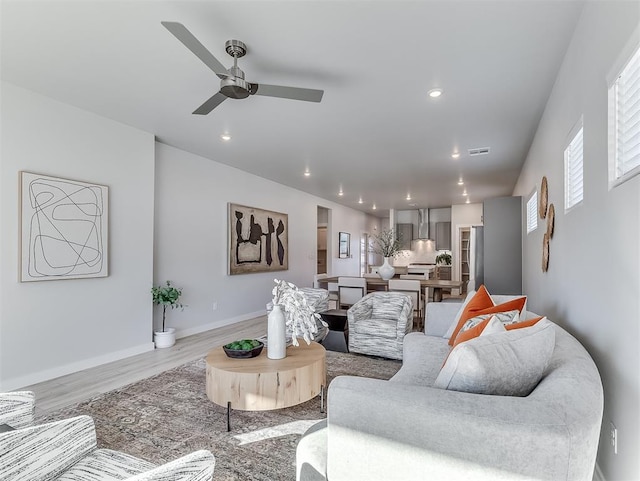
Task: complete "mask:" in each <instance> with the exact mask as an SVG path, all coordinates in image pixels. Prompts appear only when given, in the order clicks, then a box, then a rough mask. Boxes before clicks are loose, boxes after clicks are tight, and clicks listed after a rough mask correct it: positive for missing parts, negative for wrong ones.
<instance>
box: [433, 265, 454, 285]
mask: <svg viewBox="0 0 640 481" xmlns="http://www.w3.org/2000/svg"><path fill="white" fill-rule="evenodd" d="M436 272H437V274H436V279H439V280H441V281H450V280H451V266H446V265H445V266H437V267H436Z"/></svg>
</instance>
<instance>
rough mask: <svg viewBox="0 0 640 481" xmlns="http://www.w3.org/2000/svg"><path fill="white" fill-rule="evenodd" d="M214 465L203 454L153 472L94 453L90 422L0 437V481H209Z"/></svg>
mask: <svg viewBox="0 0 640 481" xmlns="http://www.w3.org/2000/svg"><path fill="white" fill-rule="evenodd" d="M214 465H215V458H214V457H213V454H211V453H210V452H209V451H205V450H202V451H195V452H193V453H191V454H188V455H186V456H183V457H181V458H179V459H176V460H175V461H171V462H169V463H166V464H163V465H162V466H156V465H154V464H151V463H149V462H147V461H143V460H142V459H138V458H135V457H133V456H130V455H128V454H124V453H120V452H118V451H112V450H110V449H98V448H97V445H96V431H95V425H94V424H93V419H91V418H90V417H89V416H78V417H75V418H70V419H65V420H62V421H56V422H52V423H47V424H41V425H38V426H32V427H27V428H23V429H18V430H16V431H9V432H5V433H0V479H2V480H3V481H27V480H28V481H49V480H54V479H56V480H65V481H81V480H89V479H90V480H92V481H102V480H105V481H106V480H109V481H112V480H117V479H119V480H128V481H211V479H212V478H213V469H214Z"/></svg>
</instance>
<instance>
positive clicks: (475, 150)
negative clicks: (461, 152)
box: [469, 147, 489, 155]
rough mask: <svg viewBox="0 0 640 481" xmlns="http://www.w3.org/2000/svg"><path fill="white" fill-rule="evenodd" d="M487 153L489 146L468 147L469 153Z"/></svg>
mask: <svg viewBox="0 0 640 481" xmlns="http://www.w3.org/2000/svg"><path fill="white" fill-rule="evenodd" d="M488 153H489V147H481V148H479V149H469V155H485V154H488Z"/></svg>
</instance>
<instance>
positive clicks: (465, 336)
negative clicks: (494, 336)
mask: <svg viewBox="0 0 640 481" xmlns="http://www.w3.org/2000/svg"><path fill="white" fill-rule="evenodd" d="M492 317H493V316H491V317H489V318H488V319H485V320H484V321H482V322H479V323H478V324H476V325H475V326H473V327H472V328H471V329H467V330H466V331H462V332H461V333H460V334H458V336H457V337H456V340H455V341H454V343H453V347H456V346H457V345H458V344H460V343H461V342H466V341H470V340H471V339H474V338H476V337H478V336H479V335H480V334H482V331H484V328H485V327H487V324H489V321H490V320H491V318H492Z"/></svg>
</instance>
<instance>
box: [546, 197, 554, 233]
mask: <svg viewBox="0 0 640 481" xmlns="http://www.w3.org/2000/svg"><path fill="white" fill-rule="evenodd" d="M555 222H556V208H555V207H554V206H553V204H549V212H547V235H548V236H549V239H551V238H552V237H553V228H554V227H555Z"/></svg>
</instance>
